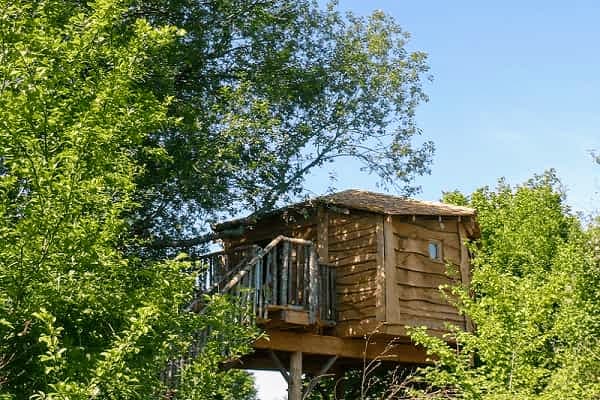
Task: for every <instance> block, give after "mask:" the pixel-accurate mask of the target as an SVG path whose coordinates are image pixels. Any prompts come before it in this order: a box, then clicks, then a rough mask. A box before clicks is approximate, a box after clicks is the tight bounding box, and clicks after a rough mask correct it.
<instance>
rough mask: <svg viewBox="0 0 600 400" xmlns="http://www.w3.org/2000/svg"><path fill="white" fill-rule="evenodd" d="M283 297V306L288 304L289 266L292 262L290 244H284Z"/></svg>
mask: <svg viewBox="0 0 600 400" xmlns="http://www.w3.org/2000/svg"><path fill="white" fill-rule="evenodd" d="M281 260H282V261H281V296H280V299H281V300H280V303H281V305H282V306H285V305H287V303H288V297H287V294H288V276H289V274H288V265H289V260H290V244H289V243H288V242H283V253H282V254H281Z"/></svg>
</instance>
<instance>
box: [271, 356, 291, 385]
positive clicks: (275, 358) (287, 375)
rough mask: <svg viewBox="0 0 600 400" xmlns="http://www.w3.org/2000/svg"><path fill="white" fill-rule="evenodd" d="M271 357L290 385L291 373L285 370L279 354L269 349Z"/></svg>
mask: <svg viewBox="0 0 600 400" xmlns="http://www.w3.org/2000/svg"><path fill="white" fill-rule="evenodd" d="M269 357H270V358H271V361H273V364H275V366H276V367H277V369H278V370H279V372H281V376H283V379H285V381H286V382H287V383H288V385H289V384H290V375H289V374H288V372H287V371H286V370H285V367H284V366H283V364H282V363H281V361H280V360H279V357H277V354H275V352H274V351H273V350H269Z"/></svg>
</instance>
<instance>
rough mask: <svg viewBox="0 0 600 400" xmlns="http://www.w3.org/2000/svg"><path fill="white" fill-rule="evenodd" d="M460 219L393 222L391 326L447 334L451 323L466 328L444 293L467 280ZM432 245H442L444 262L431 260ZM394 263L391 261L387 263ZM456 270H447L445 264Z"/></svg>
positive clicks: (388, 254)
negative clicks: (427, 329)
mask: <svg viewBox="0 0 600 400" xmlns="http://www.w3.org/2000/svg"><path fill="white" fill-rule="evenodd" d="M459 224H460V223H459V222H458V221H457V219H456V218H452V219H445V220H444V219H442V220H432V219H425V218H419V217H417V218H406V217H404V216H394V217H392V223H391V224H390V225H391V227H390V232H386V234H388V235H391V237H388V238H387V239H388V240H387V243H388V245H387V248H386V257H391V258H393V276H388V284H387V289H388V290H389V291H393V294H392V295H390V293H388V304H387V309H386V311H387V314H386V319H387V322H388V323H390V324H393V325H398V326H401V327H403V326H405V325H409V326H427V327H428V328H430V329H431V330H432V331H433V332H440V333H443V332H445V331H446V330H447V329H446V328H445V324H446V323H451V324H454V325H457V326H459V327H461V328H463V329H464V328H465V319H464V317H463V316H461V315H459V313H458V311H457V310H456V309H455V308H454V307H453V306H451V304H450V302H449V300H451V296H450V295H449V294H448V295H447V296H448V297H446V296H445V295H444V294H443V293H442V292H441V291H440V287H442V286H445V285H453V284H456V283H458V282H460V281H461V280H462V277H461V270H462V272H463V274H464V273H465V271H468V258H466V254H465V251H464V249H463V248H461V237H460V235H459ZM430 243H435V244H437V245H439V247H440V250H441V260H433V259H432V258H431V257H430V254H429V245H430ZM388 261H389V260H388ZM448 263H450V264H452V265H453V266H455V267H454V268H451V269H448V268H447V266H446V264H448Z"/></svg>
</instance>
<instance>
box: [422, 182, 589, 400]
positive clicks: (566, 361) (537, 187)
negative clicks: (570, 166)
mask: <svg viewBox="0 0 600 400" xmlns="http://www.w3.org/2000/svg"><path fill="white" fill-rule="evenodd" d="M449 199H452V200H453V201H455V200H458V201H459V202H462V201H463V200H465V199H467V200H468V202H469V205H471V206H473V207H475V208H476V209H477V211H478V220H479V224H480V226H481V239H480V240H479V241H478V242H477V243H474V244H473V245H472V246H471V248H470V249H471V251H472V252H473V254H474V260H473V268H474V269H473V277H472V286H471V288H470V290H471V291H472V296H469V293H468V292H467V291H465V290H464V289H463V288H458V289H457V290H456V293H457V294H458V295H459V296H460V298H461V302H460V303H459V304H458V306H459V309H460V311H461V312H463V313H465V314H466V315H467V316H469V317H470V318H471V319H472V320H473V322H474V323H475V326H476V330H475V332H473V333H464V332H459V331H457V332H456V333H455V334H454V339H455V340H456V343H458V344H459V349H458V351H457V350H456V349H454V348H452V347H449V346H448V345H446V344H445V343H444V342H443V341H441V340H440V339H436V338H431V337H429V336H427V335H426V334H425V332H424V330H422V329H421V330H420V329H417V330H415V331H414V333H413V339H414V340H416V341H417V342H418V343H421V344H423V345H425V346H426V347H427V348H428V351H429V352H430V354H431V355H433V356H435V357H437V360H436V361H435V366H434V367H431V368H427V369H425V370H424V373H423V378H424V380H425V382H427V383H429V384H430V385H432V387H433V388H438V389H439V388H447V389H449V390H451V391H452V392H454V393H456V392H457V393H458V395H460V396H461V398H465V399H557V398H560V399H595V398H598V396H599V395H600V380H599V375H598V371H600V353H599V352H598V348H600V307H599V304H600V302H599V300H600V291H599V287H600V285H599V284H600V262H599V261H600V257H599V254H598V250H599V247H598V228H597V227H590V228H588V229H584V228H582V227H581V226H580V223H579V221H578V220H577V219H576V218H575V217H574V216H572V215H571V214H570V213H569V210H568V208H567V207H566V206H565V205H564V203H563V201H564V195H563V192H562V190H561V188H560V182H559V181H558V179H557V178H556V176H555V175H554V173H553V172H549V173H546V174H544V175H542V176H536V177H535V178H533V179H532V180H530V181H528V182H527V183H525V184H524V185H521V186H517V187H515V188H512V187H510V186H509V185H507V184H506V183H504V182H503V181H501V182H500V185H499V186H498V189H497V190H496V191H491V190H489V189H488V188H483V189H480V190H478V191H476V192H475V193H473V194H472V195H471V196H470V197H469V198H466V197H464V196H460V195H458V194H457V193H452V194H451V196H446V200H449Z"/></svg>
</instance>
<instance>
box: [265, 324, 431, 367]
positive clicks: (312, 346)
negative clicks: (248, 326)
mask: <svg viewBox="0 0 600 400" xmlns="http://www.w3.org/2000/svg"><path fill="white" fill-rule="evenodd" d="M266 334H267V337H268V339H266V338H261V339H259V340H257V341H256V342H255V343H254V347H255V348H257V349H265V350H268V349H271V350H274V351H286V352H303V353H310V354H320V355H324V356H338V357H340V358H353V359H360V360H362V359H363V358H364V357H366V359H367V360H372V359H374V358H379V359H381V360H382V361H395V362H406V363H414V364H425V363H428V361H427V354H426V353H425V351H424V350H423V349H421V348H419V347H417V346H415V345H414V344H408V343H407V344H397V345H394V348H393V350H392V351H387V352H386V347H387V345H388V343H389V341H390V340H391V339H392V338H391V337H381V338H374V339H373V340H371V341H370V342H369V346H367V348H366V349H365V342H364V340H363V339H360V338H357V339H351V338H341V337H336V336H325V335H315V334H312V333H299V332H289V331H280V330H269V329H267V331H266ZM384 352H385V356H384V357H382V354H384Z"/></svg>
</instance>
